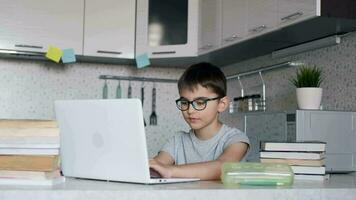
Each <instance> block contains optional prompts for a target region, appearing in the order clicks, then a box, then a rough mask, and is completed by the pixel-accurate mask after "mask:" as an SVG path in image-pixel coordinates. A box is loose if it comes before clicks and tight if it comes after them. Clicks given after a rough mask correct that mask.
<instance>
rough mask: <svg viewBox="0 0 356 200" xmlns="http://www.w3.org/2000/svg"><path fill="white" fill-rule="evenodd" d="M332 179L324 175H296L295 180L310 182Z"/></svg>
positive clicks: (328, 175)
mask: <svg viewBox="0 0 356 200" xmlns="http://www.w3.org/2000/svg"><path fill="white" fill-rule="evenodd" d="M329 178H330V174H323V175H310V174H308V175H307V174H295V175H294V179H295V180H308V181H325V180H328V179H329Z"/></svg>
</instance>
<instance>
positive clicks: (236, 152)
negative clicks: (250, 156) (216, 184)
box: [150, 142, 248, 180]
mask: <svg viewBox="0 0 356 200" xmlns="http://www.w3.org/2000/svg"><path fill="white" fill-rule="evenodd" d="M247 149H248V144H246V143H242V142H240V143H236V144H231V145H230V146H228V147H227V148H226V149H225V150H224V152H223V154H221V156H219V158H218V159H217V160H214V161H209V162H201V163H193V164H186V165H162V164H159V163H151V166H150V167H151V168H153V169H154V170H156V171H157V172H159V173H160V174H161V176H163V177H164V178H172V177H176V178H200V179H201V180H217V179H220V174H221V166H222V164H223V163H224V162H227V161H231V162H234V161H235V162H236V161H240V160H241V159H242V158H243V157H244V155H245V154H246V152H247Z"/></svg>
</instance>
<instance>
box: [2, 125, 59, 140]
mask: <svg viewBox="0 0 356 200" xmlns="http://www.w3.org/2000/svg"><path fill="white" fill-rule="evenodd" d="M33 136H37V137H41V136H42V137H50V136H52V137H58V136H59V128H38V127H35V128H33V127H31V128H23V127H21V128H20V127H5V128H4V127H0V137H1V138H3V137H4V138H6V137H33Z"/></svg>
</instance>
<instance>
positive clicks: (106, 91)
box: [103, 79, 108, 99]
mask: <svg viewBox="0 0 356 200" xmlns="http://www.w3.org/2000/svg"><path fill="white" fill-rule="evenodd" d="M107 98H108V83H107V80H106V79H105V82H104V87H103V99H107Z"/></svg>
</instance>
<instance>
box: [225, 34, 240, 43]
mask: <svg viewBox="0 0 356 200" xmlns="http://www.w3.org/2000/svg"><path fill="white" fill-rule="evenodd" d="M239 38H241V37H239V36H237V35H232V36H231V37H228V38H225V39H224V41H225V42H232V41H234V40H236V39H239Z"/></svg>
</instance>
